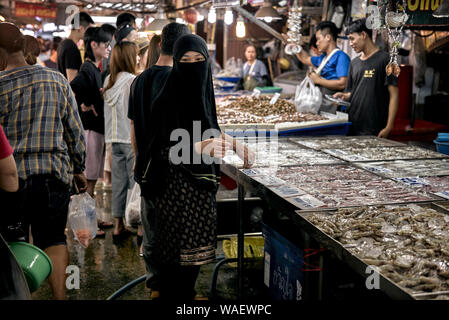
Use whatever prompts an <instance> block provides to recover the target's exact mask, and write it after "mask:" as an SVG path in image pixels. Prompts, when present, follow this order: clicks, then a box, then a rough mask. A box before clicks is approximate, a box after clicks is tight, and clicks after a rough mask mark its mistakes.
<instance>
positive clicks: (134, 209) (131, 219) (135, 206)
mask: <svg viewBox="0 0 449 320" xmlns="http://www.w3.org/2000/svg"><path fill="white" fill-rule="evenodd" d="M128 194H129V191H128ZM140 203H141V199H140V186H139V184H138V183H135V184H134V187H133V189H132V191H131V193H130V195H129V196H128V201H127V205H126V210H125V222H126V226H128V227H135V226H136V225H139V224H141V220H140Z"/></svg>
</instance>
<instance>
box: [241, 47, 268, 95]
mask: <svg viewBox="0 0 449 320" xmlns="http://www.w3.org/2000/svg"><path fill="white" fill-rule="evenodd" d="M245 58H246V62H245V63H244V64H243V67H242V71H241V74H240V77H241V78H242V80H241V81H243V82H242V86H243V88H244V89H245V90H253V89H254V88H255V87H265V86H266V84H267V77H268V72H267V68H266V67H265V64H264V63H263V62H262V61H260V60H258V59H256V46H255V45H253V44H249V45H247V46H246V48H245Z"/></svg>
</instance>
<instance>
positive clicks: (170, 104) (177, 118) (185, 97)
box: [151, 34, 220, 189]
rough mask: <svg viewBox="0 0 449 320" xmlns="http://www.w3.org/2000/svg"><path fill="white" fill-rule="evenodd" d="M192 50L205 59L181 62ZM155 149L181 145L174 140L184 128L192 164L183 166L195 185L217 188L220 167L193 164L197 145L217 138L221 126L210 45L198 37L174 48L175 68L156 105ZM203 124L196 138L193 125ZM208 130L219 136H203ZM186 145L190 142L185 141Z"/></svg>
mask: <svg viewBox="0 0 449 320" xmlns="http://www.w3.org/2000/svg"><path fill="white" fill-rule="evenodd" d="M188 51H195V52H199V53H201V54H202V55H203V56H204V57H205V60H204V61H201V62H194V63H181V62H180V60H181V58H182V57H183V56H184V54H185V53H186V52H188ZM152 111H153V117H152V118H153V119H152V120H154V121H152V122H153V125H154V126H155V127H156V128H157V130H155V131H154V139H155V140H154V142H155V143H154V148H153V150H152V152H151V153H152V154H154V151H156V150H155V149H160V148H164V147H166V146H174V145H176V144H178V142H173V141H170V135H171V133H172V132H173V130H175V129H184V130H186V131H187V132H189V134H190V141H188V143H189V146H188V147H187V146H186V148H189V151H190V162H189V163H183V164H181V166H182V167H183V168H184V169H186V170H188V171H189V173H190V174H191V176H192V177H193V179H194V181H195V183H197V184H198V185H200V186H202V187H205V188H211V189H212V188H216V186H217V183H218V180H219V175H220V167H219V166H218V165H214V164H207V163H205V162H203V159H201V164H193V144H194V143H195V142H198V141H200V140H202V139H203V138H206V139H207V138H211V137H217V136H219V134H220V127H219V126H218V121H217V112H216V106H215V96H214V87H213V83H212V71H211V67H210V59H209V53H208V51H207V45H206V42H205V41H204V40H203V39H202V38H201V37H199V36H197V35H192V34H189V35H185V36H182V37H181V38H179V39H178V40H177V41H176V43H175V45H174V49H173V69H172V72H171V74H170V76H169V78H168V80H167V83H166V85H165V87H164V89H163V91H162V92H161V94H160V95H159V96H158V98H157V99H156V101H155V103H154V105H153V110H152ZM194 121H199V122H201V132H200V136H198V134H197V136H195V134H194V133H195V132H194V129H193V122H194ZM208 129H215V134H212V135H211V136H207V137H203V133H204V132H205V131H206V130H208ZM183 142H184V143H185V142H186V141H183Z"/></svg>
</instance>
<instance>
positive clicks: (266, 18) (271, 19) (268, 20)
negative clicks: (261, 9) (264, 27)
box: [263, 17, 273, 23]
mask: <svg viewBox="0 0 449 320" xmlns="http://www.w3.org/2000/svg"><path fill="white" fill-rule="evenodd" d="M263 19H264V20H265V22H266V23H270V22H271V21H273V18H272V17H265V18H263Z"/></svg>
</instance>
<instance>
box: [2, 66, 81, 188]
mask: <svg viewBox="0 0 449 320" xmlns="http://www.w3.org/2000/svg"><path fill="white" fill-rule="evenodd" d="M0 124H1V125H2V126H3V130H4V131H5V134H6V136H7V138H8V140H9V143H10V144H11V146H12V148H13V149H14V158H15V160H16V164H17V171H18V173H19V176H20V178H22V179H25V180H26V179H27V178H28V177H29V176H31V175H36V174H52V175H54V176H55V177H56V178H58V179H60V180H61V181H62V182H64V183H65V184H67V185H71V183H72V173H81V172H83V171H84V168H85V167H84V161H85V151H86V143H85V138H84V132H83V126H82V124H81V120H80V117H79V114H78V106H77V104H76V100H75V97H74V95H73V92H72V90H71V88H70V85H69V83H68V82H67V80H66V79H65V78H64V77H63V76H62V74H60V73H59V72H57V71H53V70H51V69H48V68H45V67H41V66H26V67H20V68H15V69H13V70H10V71H4V72H0Z"/></svg>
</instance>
